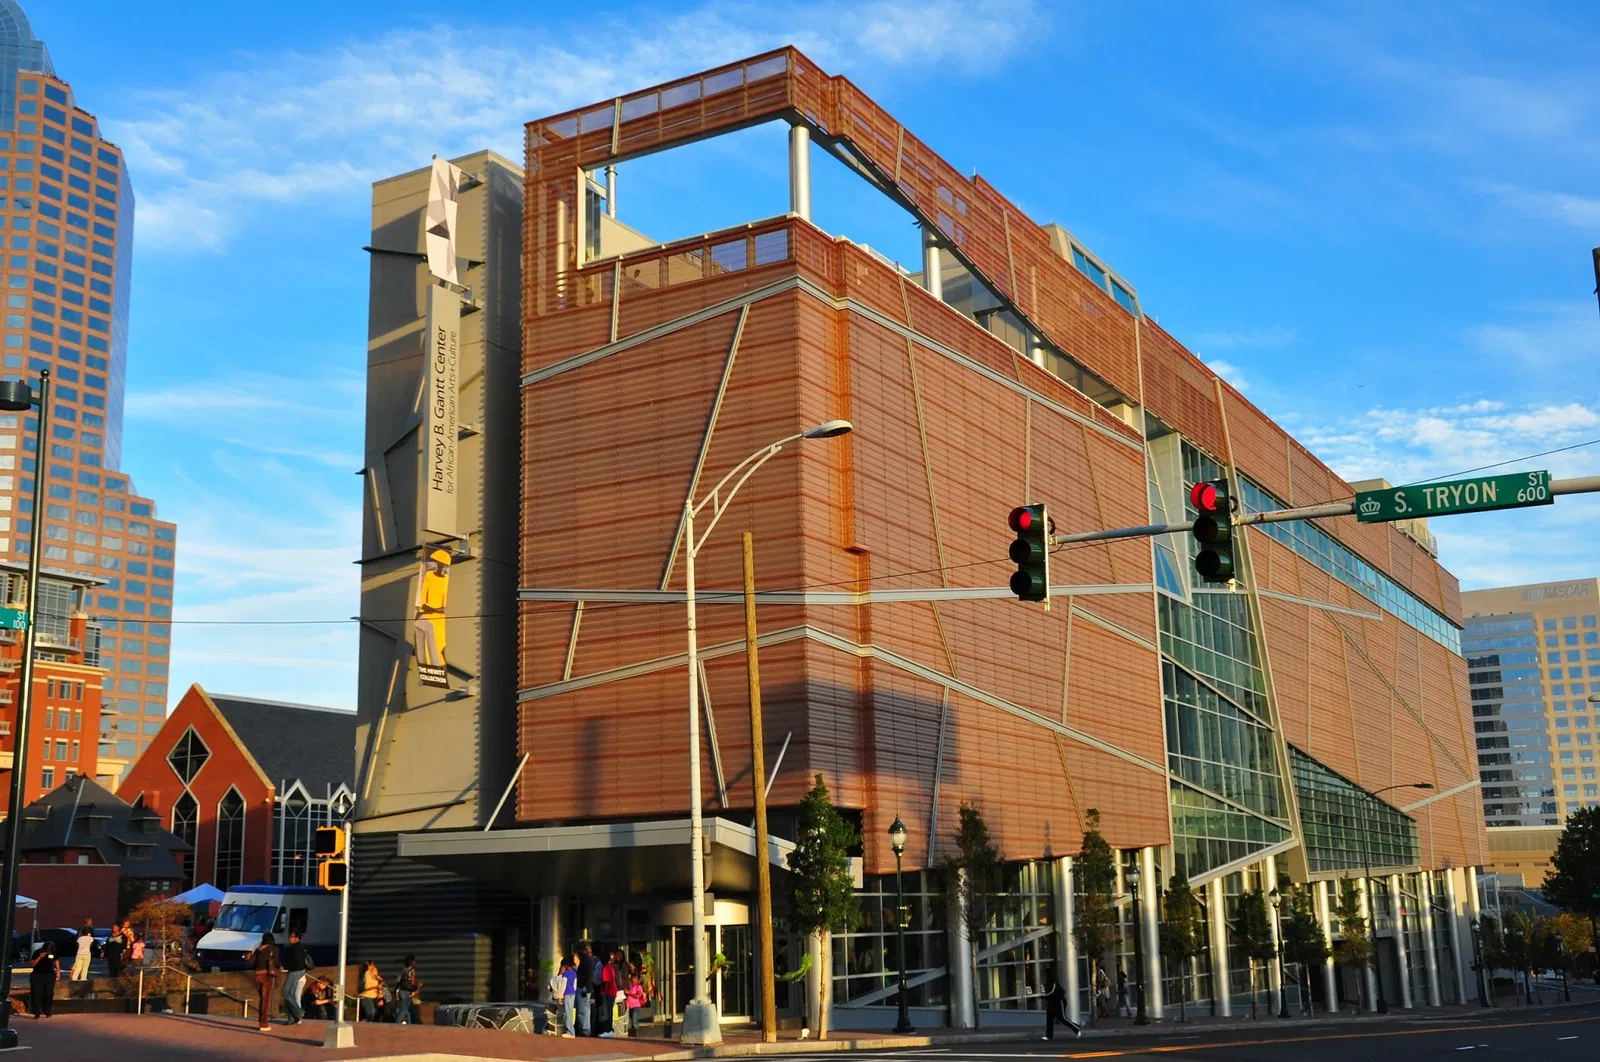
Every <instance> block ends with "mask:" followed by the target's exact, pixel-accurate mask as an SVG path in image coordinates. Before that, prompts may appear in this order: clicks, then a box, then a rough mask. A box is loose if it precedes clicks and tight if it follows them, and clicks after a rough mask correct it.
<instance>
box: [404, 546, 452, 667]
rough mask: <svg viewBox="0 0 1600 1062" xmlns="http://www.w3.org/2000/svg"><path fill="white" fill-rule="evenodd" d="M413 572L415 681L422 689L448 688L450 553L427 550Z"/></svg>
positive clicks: (412, 644)
mask: <svg viewBox="0 0 1600 1062" xmlns="http://www.w3.org/2000/svg"><path fill="white" fill-rule="evenodd" d="M420 568H421V570H420V571H419V572H418V573H417V615H416V619H415V621H414V622H413V624H412V640H411V651H412V652H413V653H414V654H416V658H417V678H418V680H419V681H421V682H422V684H423V685H424V686H443V687H445V688H446V689H448V688H449V686H450V679H449V675H448V674H447V672H446V671H445V657H444V609H445V603H446V601H448V600H449V597H450V551H449V550H446V549H441V548H439V547H438V546H432V547H429V549H428V551H427V552H426V553H424V554H423V557H422V564H421V565H420Z"/></svg>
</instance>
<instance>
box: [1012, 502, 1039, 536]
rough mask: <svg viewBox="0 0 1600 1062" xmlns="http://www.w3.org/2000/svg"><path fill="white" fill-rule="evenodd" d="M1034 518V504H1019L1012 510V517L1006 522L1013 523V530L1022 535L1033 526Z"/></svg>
mask: <svg viewBox="0 0 1600 1062" xmlns="http://www.w3.org/2000/svg"><path fill="white" fill-rule="evenodd" d="M1034 520H1035V517H1034V515H1033V506H1031V505H1019V506H1017V507H1016V508H1015V509H1012V510H1011V518H1010V519H1009V520H1007V521H1006V523H1008V524H1010V525H1011V530H1013V531H1015V532H1016V533H1017V534H1019V535H1020V534H1022V533H1023V532H1024V531H1027V530H1030V529H1031V528H1032V527H1033V522H1034Z"/></svg>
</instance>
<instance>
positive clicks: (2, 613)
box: [0, 608, 28, 631]
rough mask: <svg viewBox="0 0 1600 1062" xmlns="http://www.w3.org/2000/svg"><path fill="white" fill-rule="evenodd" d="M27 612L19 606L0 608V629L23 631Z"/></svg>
mask: <svg viewBox="0 0 1600 1062" xmlns="http://www.w3.org/2000/svg"><path fill="white" fill-rule="evenodd" d="M27 629H28V614H27V613H26V612H24V611H23V610H22V609H20V608H0V631H25V630H27Z"/></svg>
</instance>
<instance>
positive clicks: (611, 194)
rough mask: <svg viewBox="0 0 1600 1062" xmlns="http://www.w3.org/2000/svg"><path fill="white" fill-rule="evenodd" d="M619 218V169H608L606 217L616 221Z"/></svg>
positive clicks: (609, 167)
mask: <svg viewBox="0 0 1600 1062" xmlns="http://www.w3.org/2000/svg"><path fill="white" fill-rule="evenodd" d="M616 216H617V168H616V167H615V166H607V167H606V217H608V218H612V219H615V218H616Z"/></svg>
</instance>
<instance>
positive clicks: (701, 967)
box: [681, 420, 851, 1044]
mask: <svg viewBox="0 0 1600 1062" xmlns="http://www.w3.org/2000/svg"><path fill="white" fill-rule="evenodd" d="M850 431H851V424H850V422H849V421H847V420H828V421H824V422H822V423H821V424H818V425H817V426H816V427H814V428H810V429H808V430H806V431H802V432H797V433H795V434H794V435H789V436H785V437H784V438H782V439H779V440H778V441H777V442H774V443H769V444H768V445H766V446H763V447H761V448H760V449H759V450H756V451H755V452H754V453H752V454H750V456H748V457H746V458H745V459H744V460H743V461H740V462H739V463H738V464H736V465H734V466H733V467H732V468H731V469H729V470H728V472H727V474H726V475H724V476H723V477H722V478H721V479H719V480H718V481H717V483H716V485H715V486H713V487H712V488H711V489H710V490H709V491H707V492H706V493H705V495H704V496H703V497H702V498H701V499H700V500H699V501H698V502H696V501H695V500H694V498H693V496H692V495H691V496H690V497H687V498H685V499H684V501H683V537H682V539H681V541H682V543H683V547H684V549H683V554H684V557H683V578H684V601H685V606H686V611H687V619H688V633H689V652H688V662H689V892H690V903H689V907H690V916H689V917H690V925H691V928H690V932H691V933H692V934H693V940H694V976H693V978H692V981H693V984H694V998H693V999H691V1000H690V1001H689V1002H688V1003H687V1004H686V1005H685V1006H684V1008H683V1033H682V1036H681V1040H682V1042H684V1043H687V1044H717V1043H721V1042H722V1024H721V1022H722V1019H721V1017H720V1016H719V1015H718V1014H717V1005H716V1004H715V1003H714V1002H712V1000H711V993H710V984H711V981H710V977H709V976H708V974H707V971H709V970H710V969H711V957H710V949H709V948H708V947H707V942H706V902H705V901H706V896H705V890H706V882H705V849H704V847H703V844H704V841H703V839H702V838H703V836H704V832H705V830H704V825H703V822H702V817H701V814H700V803H701V798H700V658H699V649H698V643H697V641H696V635H695V617H694V558H695V556H696V555H697V554H698V553H699V552H700V549H701V547H702V546H704V545H705V544H706V540H707V539H709V538H710V537H711V532H712V530H713V529H714V528H715V527H716V526H717V521H718V520H721V519H722V514H723V513H725V512H727V511H728V506H729V505H731V504H732V503H733V496H734V495H735V494H737V493H738V492H739V488H740V487H742V486H744V485H745V482H746V481H747V480H748V479H749V478H750V477H751V476H753V475H755V474H756V470H757V469H759V468H760V467H761V466H762V465H764V464H766V463H767V462H768V461H770V460H772V459H773V458H774V457H776V456H777V455H778V453H779V451H781V450H782V449H783V448H784V447H785V446H788V445H789V444H790V443H792V442H798V441H800V440H802V439H833V438H837V437H838V436H840V435H846V434H848V433H849V432H850ZM730 484H731V485H730ZM708 505H709V506H711V519H710V521H709V522H708V523H707V524H706V527H705V530H704V531H702V532H701V533H700V534H699V535H698V536H696V534H695V528H694V520H695V517H696V516H698V515H699V514H700V512H701V511H702V510H703V509H705V508H706V506H708ZM765 857H766V853H765V852H758V853H757V854H756V858H758V859H762V858H765Z"/></svg>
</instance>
